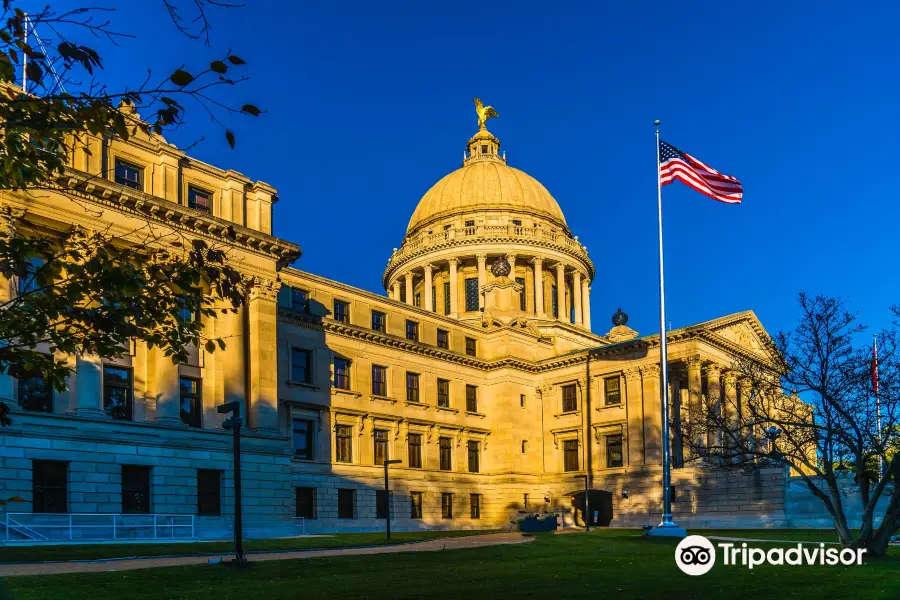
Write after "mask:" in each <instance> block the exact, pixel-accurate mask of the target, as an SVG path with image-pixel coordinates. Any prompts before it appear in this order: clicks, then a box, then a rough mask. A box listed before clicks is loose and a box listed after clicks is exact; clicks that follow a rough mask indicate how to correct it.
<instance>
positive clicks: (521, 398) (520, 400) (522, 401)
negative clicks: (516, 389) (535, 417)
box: [519, 394, 525, 408]
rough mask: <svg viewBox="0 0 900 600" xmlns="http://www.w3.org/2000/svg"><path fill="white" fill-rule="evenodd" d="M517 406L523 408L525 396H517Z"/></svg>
mask: <svg viewBox="0 0 900 600" xmlns="http://www.w3.org/2000/svg"><path fill="white" fill-rule="evenodd" d="M519 406H521V407H522V408H525V394H519Z"/></svg>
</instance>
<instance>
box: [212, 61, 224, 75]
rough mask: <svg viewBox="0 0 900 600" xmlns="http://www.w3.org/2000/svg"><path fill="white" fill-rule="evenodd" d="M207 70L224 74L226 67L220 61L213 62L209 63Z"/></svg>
mask: <svg viewBox="0 0 900 600" xmlns="http://www.w3.org/2000/svg"><path fill="white" fill-rule="evenodd" d="M209 68H210V69H212V70H213V71H215V72H216V73H224V72H225V71H227V70H228V65H226V64H225V63H223V62H222V61H221V60H214V61H212V62H211V63H209Z"/></svg>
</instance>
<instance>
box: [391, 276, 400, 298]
mask: <svg viewBox="0 0 900 600" xmlns="http://www.w3.org/2000/svg"><path fill="white" fill-rule="evenodd" d="M391 298H392V299H394V300H399V299H400V282H399V281H398V280H394V283H392V284H391Z"/></svg>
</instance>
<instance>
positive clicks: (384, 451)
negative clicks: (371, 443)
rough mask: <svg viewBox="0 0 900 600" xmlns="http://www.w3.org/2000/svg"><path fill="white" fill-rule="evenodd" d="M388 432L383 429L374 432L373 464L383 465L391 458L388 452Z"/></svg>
mask: <svg viewBox="0 0 900 600" xmlns="http://www.w3.org/2000/svg"><path fill="white" fill-rule="evenodd" d="M388 439H389V438H388V432H387V430H385V429H376V430H375V464H376V465H383V464H384V461H386V460H389V459H390V458H391V456H390V451H389V450H388Z"/></svg>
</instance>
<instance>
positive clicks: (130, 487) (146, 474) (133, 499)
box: [122, 465, 150, 514]
mask: <svg viewBox="0 0 900 600" xmlns="http://www.w3.org/2000/svg"><path fill="white" fill-rule="evenodd" d="M122 512H123V513H127V514H131V513H142V514H143V513H149V512H150V467H145V466H143V465H122Z"/></svg>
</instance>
